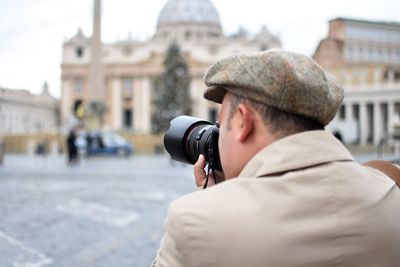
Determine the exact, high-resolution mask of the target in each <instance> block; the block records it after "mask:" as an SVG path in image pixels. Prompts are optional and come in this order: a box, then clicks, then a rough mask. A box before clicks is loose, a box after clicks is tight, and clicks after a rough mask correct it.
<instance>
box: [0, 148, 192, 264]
mask: <svg viewBox="0 0 400 267" xmlns="http://www.w3.org/2000/svg"><path fill="white" fill-rule="evenodd" d="M194 190H195V186H194V183H193V178H192V167H191V166H189V165H183V164H178V163H172V162H171V161H170V160H169V159H167V158H166V157H164V156H133V157H131V158H109V157H101V158H91V159H84V160H82V162H81V164H80V165H78V166H68V165H66V164H65V159H64V158H61V157H56V158H54V157H48V158H40V157H27V156H8V157H6V159H5V162H4V166H2V167H0V201H1V205H0V214H1V220H0V266H2V267H8V266H10V267H14V266H19V267H28V266H31V267H42V266H57V267H63V266H65V267H67V266H68V267H70V266H93V267H103V266H104V267H109V266H119V267H124V266H130V267H131V266H135V267H144V266H149V265H150V263H151V261H152V259H153V258H154V256H155V254H156V251H157V248H158V246H159V242H160V239H161V236H162V233H163V220H164V218H165V214H166V210H167V207H168V204H169V203H170V202H171V201H172V200H173V199H175V198H177V197H178V196H180V195H183V194H185V193H188V192H191V191H194Z"/></svg>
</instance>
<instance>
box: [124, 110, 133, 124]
mask: <svg viewBox="0 0 400 267" xmlns="http://www.w3.org/2000/svg"><path fill="white" fill-rule="evenodd" d="M122 114H123V117H122V126H123V128H124V129H132V120H133V119H132V118H133V114H132V109H124V110H123V112H122Z"/></svg>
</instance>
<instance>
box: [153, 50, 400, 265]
mask: <svg viewBox="0 0 400 267" xmlns="http://www.w3.org/2000/svg"><path fill="white" fill-rule="evenodd" d="M205 83H206V85H207V86H208V89H207V91H206V92H205V94H204V96H205V98H207V99H208V100H211V101H215V102H217V103H222V105H221V108H220V112H219V115H218V121H219V124H220V137H219V152H220V158H221V164H222V168H223V171H224V175H225V179H226V181H224V182H222V183H219V184H217V185H214V186H211V187H210V188H207V189H205V190H202V191H198V192H195V193H192V194H188V195H186V196H183V197H181V198H179V199H178V200H175V201H174V202H172V204H171V205H170V207H169V210H168V216H167V220H166V233H165V235H164V237H163V239H162V241H161V247H160V250H159V253H158V255H157V258H156V260H155V261H154V263H153V266H171V267H180V266H185V267H188V266H193V267H194V266H196V267H197V266H199V267H200V266H203V267H213V266H215V267H232V266H243V267H244V266H252V267H253V266H254V267H258V266H260V267H261V266H263V267H265V266H272V267H280V266H282V267H291V266H296V267H321V266H323V267H330V266H352V267H361V266H362V267H366V266H379V267H398V266H400V253H399V252H400V189H399V188H398V187H397V186H396V184H395V183H394V181H393V180H391V179H390V178H389V177H387V176H385V175H384V174H383V173H381V172H379V171H376V170H374V169H371V168H367V167H363V166H361V165H359V164H358V163H356V162H355V161H354V159H353V157H352V156H351V155H350V153H349V152H348V151H347V149H346V148H345V147H344V146H343V145H342V144H341V143H340V141H338V140H337V139H336V138H335V137H334V136H333V135H331V134H330V133H328V132H326V131H324V130H323V129H324V126H325V125H327V124H328V123H329V122H330V121H331V120H332V119H333V118H334V116H335V114H336V112H337V110H338V108H339V106H340V104H341V102H342V100H343V89H342V87H341V86H340V84H339V83H338V82H337V81H336V80H335V79H334V78H332V77H331V76H329V75H328V74H326V73H324V71H323V70H322V69H321V68H320V66H319V65H317V64H316V63H315V62H314V61H313V60H312V59H310V58H308V57H306V56H303V55H300V54H296V53H290V52H284V51H267V52H263V53H259V54H255V55H241V56H233V57H229V58H226V59H223V60H221V61H220V62H217V63H216V64H215V65H213V66H212V67H211V68H210V70H209V71H208V73H207V74H206V76H205ZM205 164H206V163H205V160H204V157H203V156H200V158H199V160H198V162H197V163H196V164H195V178H196V183H197V185H198V186H201V185H202V184H204V181H205V172H204V167H205ZM209 184H213V183H212V182H211V183H210V182H209Z"/></svg>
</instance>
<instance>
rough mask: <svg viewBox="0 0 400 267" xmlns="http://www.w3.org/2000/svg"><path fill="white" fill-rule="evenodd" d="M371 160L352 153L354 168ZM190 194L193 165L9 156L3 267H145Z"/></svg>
mask: <svg viewBox="0 0 400 267" xmlns="http://www.w3.org/2000/svg"><path fill="white" fill-rule="evenodd" d="M390 157H391V155H384V157H383V158H385V159H390ZM374 158H376V155H373V154H369V155H368V154H364V155H356V160H357V161H359V162H365V161H367V160H369V159H374ZM194 190H195V186H194V183H193V178H192V167H191V166H189V165H183V164H178V163H175V164H173V163H172V162H171V161H170V160H168V159H167V158H165V157H163V156H133V157H131V158H104V157H103V158H92V159H84V160H82V162H81V164H80V165H78V166H68V165H66V164H65V159H64V158H61V157H48V158H43V157H27V156H7V157H6V158H5V162H4V165H3V166H0V203H1V204H0V215H1V216H0V218H1V220H0V266H1V267H8V266H14V267H17V266H18V267H42V266H57V267H64V266H65V267H71V266H73V267H81V266H91V267H103V266H104V267H110V266H118V267H125V266H133V267H144V266H149V265H150V263H151V261H152V259H153V258H154V256H155V254H156V251H157V248H158V246H159V242H160V239H161V236H162V234H163V220H164V218H165V214H166V210H167V207H168V204H169V203H170V202H171V201H172V200H173V199H175V198H177V197H178V196H180V195H183V194H185V193H188V192H191V191H194Z"/></svg>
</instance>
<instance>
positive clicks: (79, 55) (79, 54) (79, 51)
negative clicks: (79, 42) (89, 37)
mask: <svg viewBox="0 0 400 267" xmlns="http://www.w3.org/2000/svg"><path fill="white" fill-rule="evenodd" d="M75 54H76V57H77V58H82V57H83V55H84V50H83V48H82V47H80V46H78V47H77V48H76V49H75Z"/></svg>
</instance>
